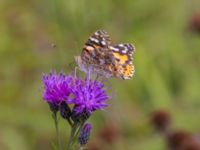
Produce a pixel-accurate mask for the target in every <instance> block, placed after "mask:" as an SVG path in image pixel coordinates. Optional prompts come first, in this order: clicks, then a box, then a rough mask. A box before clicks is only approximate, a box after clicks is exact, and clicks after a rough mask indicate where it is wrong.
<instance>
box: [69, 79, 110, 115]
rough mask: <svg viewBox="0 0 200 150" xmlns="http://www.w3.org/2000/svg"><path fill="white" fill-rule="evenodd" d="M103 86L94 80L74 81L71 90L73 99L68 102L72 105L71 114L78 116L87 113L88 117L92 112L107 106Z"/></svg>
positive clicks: (106, 97)
mask: <svg viewBox="0 0 200 150" xmlns="http://www.w3.org/2000/svg"><path fill="white" fill-rule="evenodd" d="M103 87H104V84H103V83H102V82H97V81H96V80H90V79H88V78H86V79H85V80H81V79H76V81H75V82H74V85H73V88H72V89H71V92H72V94H73V95H74V98H72V99H71V100H68V103H69V104H74V105H75V106H74V109H73V112H74V113H75V114H76V115H78V114H81V113H85V112H87V113H88V115H90V114H91V113H92V112H93V111H95V110H99V109H103V108H105V107H106V106H107V104H106V101H107V100H108V99H109V98H110V97H109V96H108V95H107V94H106V91H105V90H104V89H103Z"/></svg>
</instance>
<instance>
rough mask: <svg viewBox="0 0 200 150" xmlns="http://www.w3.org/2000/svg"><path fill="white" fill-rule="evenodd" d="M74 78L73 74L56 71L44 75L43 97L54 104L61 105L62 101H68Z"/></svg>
mask: <svg viewBox="0 0 200 150" xmlns="http://www.w3.org/2000/svg"><path fill="white" fill-rule="evenodd" d="M72 79H73V78H72V76H66V75H64V74H62V73H60V74H56V72H55V73H50V74H49V75H47V74H45V75H43V84H44V92H43V99H44V100H45V101H46V102H48V103H50V104H53V105H59V104H60V103H61V102H62V101H66V100H67V99H68V97H69V95H70V93H71V90H70V84H71V81H72Z"/></svg>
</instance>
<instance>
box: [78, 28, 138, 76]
mask: <svg viewBox="0 0 200 150" xmlns="http://www.w3.org/2000/svg"><path fill="white" fill-rule="evenodd" d="M134 52H135V47H134V46H133V45H132V44H117V45H113V44H112V43H111V40H110V36H109V35H108V33H107V32H106V31H103V30H98V31H96V32H95V33H94V34H93V35H92V36H90V37H89V39H88V40H87V42H86V43H85V45H84V47H83V50H82V52H81V54H80V55H79V56H76V57H75V60H76V63H77V64H78V66H79V68H80V70H82V71H84V72H88V71H89V70H90V72H93V73H96V74H97V75H100V76H104V77H106V78H111V77H117V78H120V79H130V78H131V77H132V76H133V74H134V72H135V69H134V65H133V63H132V57H133V54H134Z"/></svg>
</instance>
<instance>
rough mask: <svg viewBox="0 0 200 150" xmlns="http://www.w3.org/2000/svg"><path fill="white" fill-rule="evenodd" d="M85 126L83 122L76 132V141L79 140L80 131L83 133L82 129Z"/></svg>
mask: <svg viewBox="0 0 200 150" xmlns="http://www.w3.org/2000/svg"><path fill="white" fill-rule="evenodd" d="M84 124H85V122H82V123H81V124H80V126H79V128H78V131H77V132H76V134H75V136H74V139H77V138H78V136H79V133H80V131H81V129H82V127H83V125H84ZM74 141H75V140H74Z"/></svg>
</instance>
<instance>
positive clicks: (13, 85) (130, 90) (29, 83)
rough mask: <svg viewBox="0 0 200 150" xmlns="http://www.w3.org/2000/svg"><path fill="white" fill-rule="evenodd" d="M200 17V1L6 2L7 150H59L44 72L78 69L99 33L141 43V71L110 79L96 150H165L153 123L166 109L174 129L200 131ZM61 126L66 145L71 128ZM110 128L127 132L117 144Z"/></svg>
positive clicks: (2, 129)
mask: <svg viewBox="0 0 200 150" xmlns="http://www.w3.org/2000/svg"><path fill="white" fill-rule="evenodd" d="M198 11H200V1H199V0H162V1H160V0H123V1H121V0H115V1H114V0H98V1H94V0H29V1H26V0H20V1H17V0H13V1H6V0H1V1H0V102H1V103H0V149H2V150H35V149H38V150H44V149H53V148H52V143H53V142H54V141H55V130H54V125H53V120H52V118H51V113H50V111H49V108H48V106H47V104H46V103H45V102H43V100H42V96H41V95H42V91H43V87H42V82H41V77H42V73H48V72H49V71H50V70H51V69H55V70H57V71H61V70H62V71H64V72H68V71H70V69H71V65H70V64H73V62H74V56H75V55H78V54H79V53H80V52H81V49H82V47H83V44H84V43H85V41H86V40H87V38H88V37H89V36H90V35H91V34H92V33H93V32H95V31H96V30H98V29H104V30H106V31H107V32H108V33H109V34H110V36H111V39H112V41H113V43H133V44H134V45H135V47H136V53H135V55H134V64H135V68H136V72H135V75H134V77H133V79H131V80H127V81H123V80H119V79H112V80H111V81H109V83H108V84H109V86H110V91H111V93H112V94H113V99H112V100H111V101H110V104H111V106H110V107H109V108H107V109H106V111H101V112H96V113H94V115H93V116H92V117H91V118H90V120H89V122H91V123H92V124H93V125H94V128H93V133H92V138H91V141H90V143H89V145H90V144H91V145H92V144H93V145H95V144H94V143H96V144H97V145H98V144H99V145H101V149H103V150H107V149H109V150H111V149H113V150H162V149H165V143H164V141H163V139H161V138H160V136H159V135H158V134H156V133H155V132H154V130H153V129H152V127H151V125H150V124H149V117H150V112H152V111H153V110H155V109H160V108H164V109H166V110H168V111H169V112H170V113H171V114H172V117H173V127H174V128H181V129H187V130H189V131H191V132H194V133H195V132H198V130H199V129H200V119H199V117H200V91H199V90H200V35H198V34H193V33H191V32H189V31H188V24H189V21H190V18H191V16H192V15H193V14H194V13H196V12H198ZM60 123H61V124H60V125H61V131H62V140H63V141H62V142H63V144H64V143H65V141H66V140H67V138H68V137H67V135H68V134H69V129H68V125H67V123H66V122H64V121H61V122H60ZM105 124H106V126H109V125H112V124H114V125H115V126H117V129H119V130H120V135H119V138H117V139H115V142H112V144H106V143H105V142H103V139H100V136H99V132H100V131H101V130H102V129H103V128H104V127H105ZM102 143H103V144H102ZM91 150H92V148H91ZM93 150H94V148H93Z"/></svg>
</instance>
